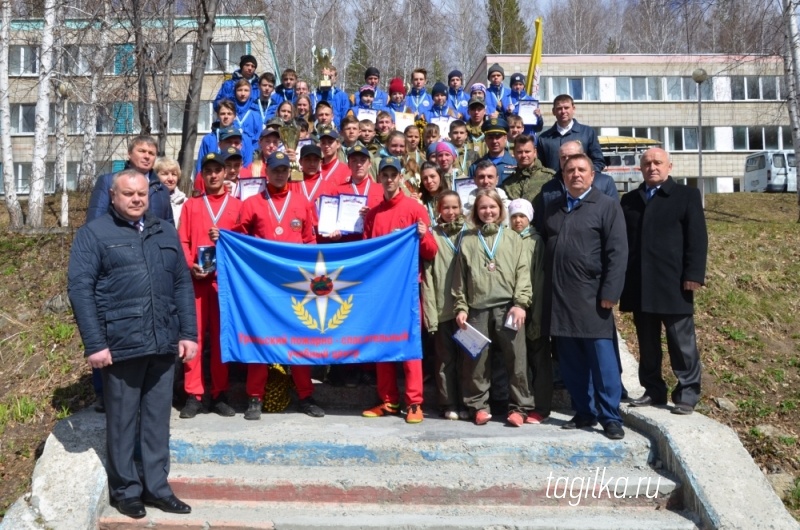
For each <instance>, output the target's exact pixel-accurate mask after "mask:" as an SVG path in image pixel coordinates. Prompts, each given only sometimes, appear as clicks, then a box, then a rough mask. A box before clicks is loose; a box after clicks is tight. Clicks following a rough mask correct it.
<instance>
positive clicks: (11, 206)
mask: <svg viewBox="0 0 800 530" xmlns="http://www.w3.org/2000/svg"><path fill="white" fill-rule="evenodd" d="M10 27H11V0H0V148H2V152H3V189H4V192H5V199H6V209H7V210H8V217H9V221H10V225H11V228H12V229H19V228H21V227H22V225H23V223H24V218H23V215H22V207H21V206H20V204H19V200H18V199H17V188H16V183H15V182H14V155H13V153H12V148H11V103H10V102H9V99H8V95H9V94H8V92H9V85H8V66H9V64H8V51H9V42H10V37H11V31H10Z"/></svg>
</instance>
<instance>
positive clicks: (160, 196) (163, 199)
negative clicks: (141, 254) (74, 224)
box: [86, 164, 175, 349]
mask: <svg viewBox="0 0 800 530" xmlns="http://www.w3.org/2000/svg"><path fill="white" fill-rule="evenodd" d="M129 168H130V166H129V165H128V164H125V169H129ZM114 175H116V173H106V174H105V175H100V176H99V177H97V181H96V182H95V183H94V189H93V190H92V196H91V197H90V198H89V207H88V208H87V210H86V223H89V222H91V221H94V220H95V219H97V218H98V217H102V216H103V215H105V214H107V213H108V212H109V211H110V210H111V197H110V196H109V193H108V192H109V190H110V189H111V184H112V183H113V182H114ZM147 178H148V179H149V180H150V189H149V193H148V195H149V204H148V207H147V211H148V213H150V214H151V215H154V216H156V217H158V218H160V219H163V220H165V221H167V222H168V223H171V224H172V225H173V226H174V225H175V220H174V219H173V217H172V204H170V200H169V190H167V188H165V187H164V185H163V184H161V181H160V180H159V179H158V175H156V172H155V171H153V170H150V173H148V175H147ZM101 349H102V348H101Z"/></svg>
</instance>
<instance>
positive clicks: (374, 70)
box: [364, 66, 381, 81]
mask: <svg viewBox="0 0 800 530" xmlns="http://www.w3.org/2000/svg"><path fill="white" fill-rule="evenodd" d="M373 75H374V76H375V77H380V76H381V71H380V70H378V69H377V68H375V67H374V66H370V67H369V68H367V70H366V72H364V80H365V81H366V80H367V78H368V77H372V76H373Z"/></svg>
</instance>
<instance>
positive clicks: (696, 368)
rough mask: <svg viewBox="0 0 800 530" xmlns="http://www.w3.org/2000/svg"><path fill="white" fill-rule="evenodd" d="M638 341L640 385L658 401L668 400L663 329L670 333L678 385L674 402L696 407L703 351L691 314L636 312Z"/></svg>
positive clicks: (671, 355) (671, 351) (670, 355)
mask: <svg viewBox="0 0 800 530" xmlns="http://www.w3.org/2000/svg"><path fill="white" fill-rule="evenodd" d="M633 322H634V324H635V325H636V336H637V338H638V340H639V353H640V357H641V358H640V360H639V383H640V384H641V385H642V386H643V387H644V389H645V393H646V394H647V395H648V396H650V397H651V398H653V399H654V400H656V401H666V399H667V384H666V383H665V382H664V378H663V377H661V360H662V357H663V352H662V350H661V326H662V325H663V326H664V329H665V330H666V334H667V352H668V353H669V360H670V364H671V366H672V373H674V374H675V377H676V378H677V379H678V385H677V386H676V387H675V390H673V391H672V396H671V397H672V401H673V402H674V403H686V404H688V405H691V406H695V405H696V404H697V402H698V401H699V400H700V373H701V365H700V352H699V351H697V339H696V336H695V331H694V317H693V316H692V315H663V314H656V313H643V312H634V313H633Z"/></svg>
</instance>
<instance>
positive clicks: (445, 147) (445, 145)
mask: <svg viewBox="0 0 800 530" xmlns="http://www.w3.org/2000/svg"><path fill="white" fill-rule="evenodd" d="M434 152H435V153H443V152H449V153H450V154H451V155H453V157H457V156H458V154H457V153H456V148H455V147H454V146H453V144H451V143H450V142H436V147H435V148H434Z"/></svg>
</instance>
